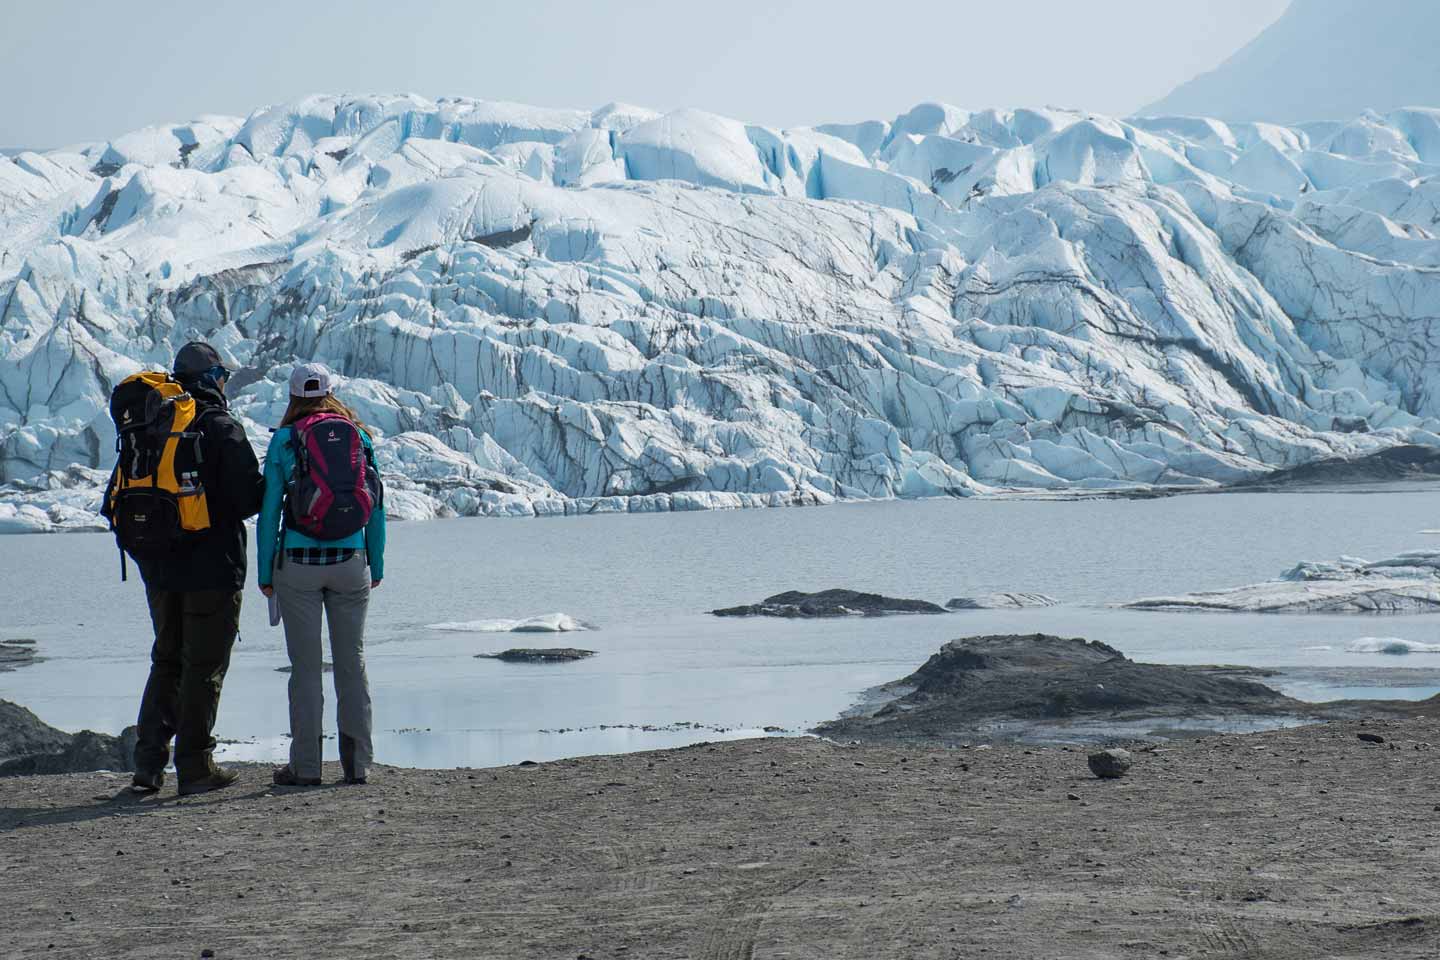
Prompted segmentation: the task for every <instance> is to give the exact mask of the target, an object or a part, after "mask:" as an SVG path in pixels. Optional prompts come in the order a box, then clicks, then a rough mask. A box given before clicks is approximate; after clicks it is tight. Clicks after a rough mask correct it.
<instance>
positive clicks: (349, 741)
mask: <svg viewBox="0 0 1440 960" xmlns="http://www.w3.org/2000/svg"><path fill="white" fill-rule="evenodd" d="M340 768H341V769H342V770H343V771H344V772H345V777H344V779H345V782H346V783H357V784H358V783H364V782H365V774H364V772H363V771H360V770H356V769H355V738H354V737H352V736H350V735H348V734H344V733H342V734H340Z"/></svg>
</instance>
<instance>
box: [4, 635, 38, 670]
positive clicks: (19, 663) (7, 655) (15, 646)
mask: <svg viewBox="0 0 1440 960" xmlns="http://www.w3.org/2000/svg"><path fill="white" fill-rule="evenodd" d="M43 659H45V658H44V657H41V656H39V655H38V654H37V653H36V650H35V641H34V640H0V673H8V672H10V671H11V670H19V669H20V668H21V667H28V666H30V665H32V664H36V663H39V662H40V661H41V660H43Z"/></svg>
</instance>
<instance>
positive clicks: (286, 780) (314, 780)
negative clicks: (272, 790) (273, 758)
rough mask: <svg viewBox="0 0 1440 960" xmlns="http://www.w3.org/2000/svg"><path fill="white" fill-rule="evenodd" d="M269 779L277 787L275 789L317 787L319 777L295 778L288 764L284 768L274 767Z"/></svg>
mask: <svg viewBox="0 0 1440 960" xmlns="http://www.w3.org/2000/svg"><path fill="white" fill-rule="evenodd" d="M270 779H271V780H272V781H273V782H274V784H275V786H277V787H318V786H320V778H319V777H300V776H296V774H295V771H294V770H292V769H291V768H290V764H288V763H287V764H285V766H283V767H276V768H275V770H274V772H272V773H271V774H270Z"/></svg>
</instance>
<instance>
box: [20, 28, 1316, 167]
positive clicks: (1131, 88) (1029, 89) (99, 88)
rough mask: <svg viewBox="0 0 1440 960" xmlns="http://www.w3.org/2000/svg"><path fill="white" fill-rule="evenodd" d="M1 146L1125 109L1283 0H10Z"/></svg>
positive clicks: (1231, 43) (1164, 87)
mask: <svg viewBox="0 0 1440 960" xmlns="http://www.w3.org/2000/svg"><path fill="white" fill-rule="evenodd" d="M3 2H4V8H3V13H0V16H3V21H0V22H3V28H0V144H4V145H9V146H35V147H47V146H59V145H61V144H66V143H71V142H76V141H81V140H103V139H108V138H111V137H114V136H117V135H119V134H120V133H123V132H125V131H128V130H132V129H135V128H137V127H142V126H146V125H149V124H153V123H162V122H175V121H183V120H187V119H190V118H192V117H195V116H198V115H199V114H202V113H229V114H239V115H244V114H247V113H249V112H250V111H251V110H253V109H255V108H256V107H259V106H262V105H264V104H267V103H275V102H279V101H284V100H291V99H295V98H298V97H300V96H303V95H305V94H308V93H332V92H333V93H341V92H349V93H381V92H384V93H389V92H414V93H419V94H422V95H424V96H429V97H437V96H472V97H483V98H487V99H497V100H518V101H521V102H524V103H534V104H543V105H547V106H571V107H596V106H600V105H601V104H603V103H606V102H608V101H610V100H625V101H629V102H632V103H637V104H641V105H643V106H648V107H653V108H655V109H659V110H667V109H671V108H674V107H680V106H694V107H700V108H703V109H706V110H711V111H714V112H716V113H722V114H726V115H728V116H733V117H738V118H740V119H743V120H747V121H752V122H758V123H764V124H769V125H774V126H794V125H800V124H810V123H820V122H824V121H832V120H861V119H870V118H880V119H890V118H893V117H894V116H895V115H896V114H897V113H899V112H901V111H903V110H905V109H908V108H909V107H910V106H912V105H914V104H915V103H918V102H920V101H922V100H944V101H947V102H949V103H953V104H956V105H958V106H962V107H970V108H979V107H986V106H1006V107H1015V106H1026V105H1031V106H1038V105H1046V104H1053V105H1057V106H1071V107H1081V108H1084V109H1088V110H1094V111H1098V112H1101V113H1115V114H1124V113H1126V112H1128V111H1130V110H1134V109H1137V108H1138V107H1140V106H1142V105H1143V104H1146V103H1148V102H1150V101H1152V100H1155V99H1157V98H1159V97H1160V96H1162V95H1164V94H1165V93H1168V92H1169V91H1170V89H1171V88H1172V87H1174V86H1175V85H1176V84H1178V83H1180V82H1182V81H1184V80H1187V79H1189V78H1190V77H1192V76H1194V75H1195V74H1196V73H1199V72H1202V71H1204V70H1209V69H1211V68H1213V67H1215V66H1216V65H1218V64H1219V63H1220V61H1222V60H1224V59H1225V58H1226V57H1227V56H1229V55H1230V54H1231V53H1233V52H1234V51H1235V50H1236V49H1238V48H1239V47H1240V46H1242V45H1243V44H1244V43H1246V42H1247V41H1248V40H1250V39H1251V38H1252V37H1253V36H1254V35H1255V34H1257V33H1258V32H1260V30H1262V29H1263V28H1264V27H1265V26H1267V25H1268V24H1270V23H1271V22H1273V21H1274V20H1275V19H1276V18H1277V17H1278V16H1279V15H1280V13H1281V12H1282V11H1283V10H1284V8H1285V7H1286V6H1287V5H1288V2H1289V0H1204V2H1199V3H1176V2H1173V0H1092V2H1089V3H1076V2H1074V0H998V2H997V0H708V2H691V0H613V2H582V0H504V2H492V0H469V2H466V0H430V2H426V0H411V2H402V0H351V2H347V3H339V2H332V3H325V2H316V0H308V2H305V0H301V2H296V0H243V2H195V0H184V2H181V0H125V2H120V3H116V2H113V0H47V2H38V3H36V2H25V3H22V2H17V0H3Z"/></svg>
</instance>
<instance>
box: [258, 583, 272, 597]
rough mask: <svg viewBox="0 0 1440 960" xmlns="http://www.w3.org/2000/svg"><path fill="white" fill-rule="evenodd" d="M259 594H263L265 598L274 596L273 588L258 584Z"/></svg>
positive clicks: (266, 584)
mask: <svg viewBox="0 0 1440 960" xmlns="http://www.w3.org/2000/svg"><path fill="white" fill-rule="evenodd" d="M260 592H261V593H263V594H265V596H267V597H273V596H275V588H274V587H272V586H270V585H269V584H268V583H262V584H260Z"/></svg>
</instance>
